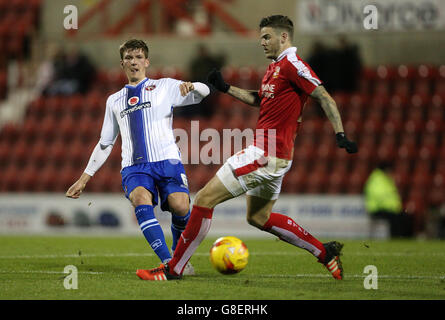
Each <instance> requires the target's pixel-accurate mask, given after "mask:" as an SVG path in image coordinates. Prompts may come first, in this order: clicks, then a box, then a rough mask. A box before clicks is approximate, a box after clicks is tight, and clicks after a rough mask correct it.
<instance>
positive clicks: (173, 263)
mask: <svg viewBox="0 0 445 320" xmlns="http://www.w3.org/2000/svg"><path fill="white" fill-rule="evenodd" d="M231 198H233V195H232V194H231V193H230V192H229V191H228V190H227V189H226V187H225V186H224V185H223V184H222V183H221V181H220V180H219V178H218V177H217V176H214V177H213V178H212V179H211V180H210V181H209V182H208V183H207V184H206V185H205V186H204V188H202V189H201V190H200V191H199V192H198V193H197V195H196V197H195V199H194V205H193V208H192V211H191V214H190V220H189V222H188V224H187V227H186V228H185V230H184V232H183V233H182V235H181V238H180V239H179V241H178V245H177V247H176V250H175V252H174V254H173V258H172V259H171V260H170V261H169V262H168V263H167V264H163V265H161V266H160V267H159V268H156V269H151V270H138V271H137V272H136V274H137V275H138V276H139V278H141V279H143V280H174V279H180V278H181V275H182V273H183V270H184V268H185V266H186V265H187V263H188V261H189V260H190V258H191V256H192V255H193V253H194V252H195V250H196V249H197V248H198V246H199V245H200V244H201V242H202V241H203V240H204V238H205V237H206V235H207V233H208V232H209V229H210V225H211V220H212V215H213V208H214V207H215V206H216V205H217V204H219V203H222V202H224V201H226V200H229V199H231Z"/></svg>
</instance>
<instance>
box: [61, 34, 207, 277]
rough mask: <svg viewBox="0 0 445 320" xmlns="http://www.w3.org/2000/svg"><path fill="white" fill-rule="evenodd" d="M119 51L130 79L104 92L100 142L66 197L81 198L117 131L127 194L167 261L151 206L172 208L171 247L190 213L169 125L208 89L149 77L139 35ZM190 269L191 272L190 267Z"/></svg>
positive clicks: (144, 230)
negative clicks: (175, 110) (176, 109)
mask: <svg viewBox="0 0 445 320" xmlns="http://www.w3.org/2000/svg"><path fill="white" fill-rule="evenodd" d="M120 56H121V62H120V64H121V67H122V69H123V71H124V72H125V74H126V76H127V78H128V84H127V85H125V87H124V88H122V89H121V90H120V91H118V92H116V93H114V94H112V95H110V96H109V97H108V99H107V103H106V110H105V118H104V122H103V126H102V131H101V136H100V140H99V143H98V144H97V145H96V147H95V148H94V150H93V153H92V154H91V157H90V159H89V162H88V165H87V167H86V169H85V171H84V172H83V174H82V175H81V177H80V178H79V180H77V181H76V182H75V183H74V184H73V185H72V186H71V187H70V188H69V190H68V191H67V192H66V196H67V197H70V198H74V199H76V198H79V196H80V194H81V193H82V191H83V190H84V188H85V186H86V184H87V182H88V181H89V180H90V179H91V177H92V176H93V175H94V174H95V172H96V171H97V170H99V168H100V167H101V166H102V165H103V164H104V162H105V161H106V159H107V158H108V156H109V155H110V153H111V150H112V148H113V145H114V143H115V141H116V139H117V136H118V134H119V133H120V134H121V137H122V171H121V174H122V187H123V189H124V191H125V196H126V197H127V198H128V199H129V200H130V201H131V203H132V205H133V206H134V208H135V213H136V217H137V220H138V223H139V226H140V228H141V230H142V233H143V234H144V236H145V238H146V239H147V241H148V243H149V244H150V246H151V247H152V248H153V250H154V252H155V253H156V254H157V255H158V257H159V259H160V260H161V261H162V262H163V263H167V262H168V261H169V260H170V259H171V254H170V251H169V248H168V247H167V244H166V242H165V237H164V233H163V230H162V228H161V226H160V225H159V223H158V221H157V219H156V217H155V215H154V211H153V208H154V207H155V206H156V205H157V204H158V197H159V196H160V199H161V209H162V210H163V211H170V212H171V213H172V223H171V231H172V235H173V245H172V248H171V249H172V252H173V251H174V250H175V247H176V244H177V241H178V239H179V237H180V235H181V233H182V231H184V229H185V226H186V224H187V222H188V219H189V217H190V210H189V203H190V201H189V190H188V184H187V178H186V175H185V171H184V167H183V165H182V163H181V160H180V153H179V150H178V147H177V146H176V143H175V138H174V135H173V130H172V120H173V108H174V107H179V106H185V105H191V104H197V103H199V102H200V101H201V100H202V99H203V98H204V97H206V96H207V95H208V94H209V92H210V90H209V88H208V87H207V86H206V85H205V84H203V83H200V82H194V83H191V82H182V81H179V80H175V79H170V78H163V79H159V80H153V79H148V78H147V77H146V76H145V74H146V70H147V68H148V66H149V65H150V62H149V59H148V47H147V45H146V43H145V42H144V41H142V40H136V39H132V40H128V41H126V42H125V43H124V44H122V45H121V47H120ZM189 266H190V265H189ZM188 273H193V270H192V267H191V266H190V269H189V272H188Z"/></svg>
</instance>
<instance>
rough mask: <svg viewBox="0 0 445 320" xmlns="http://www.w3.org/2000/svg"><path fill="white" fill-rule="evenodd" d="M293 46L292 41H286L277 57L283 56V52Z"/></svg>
mask: <svg viewBox="0 0 445 320" xmlns="http://www.w3.org/2000/svg"><path fill="white" fill-rule="evenodd" d="M291 47H292V44H290V43H285V44H283V46H282V47H281V48H280V51H279V52H278V55H277V59H278V57H279V56H281V54H282V53H283V52H284V51H286V50H287V49H289V48H291Z"/></svg>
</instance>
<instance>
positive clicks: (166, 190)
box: [121, 160, 189, 211]
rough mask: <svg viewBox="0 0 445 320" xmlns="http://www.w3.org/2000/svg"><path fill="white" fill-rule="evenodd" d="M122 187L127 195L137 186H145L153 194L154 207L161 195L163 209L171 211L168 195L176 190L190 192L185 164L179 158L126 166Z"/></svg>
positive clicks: (123, 171)
mask: <svg viewBox="0 0 445 320" xmlns="http://www.w3.org/2000/svg"><path fill="white" fill-rule="evenodd" d="M121 175H122V188H123V189H124V192H125V197H127V199H129V196H130V193H131V192H132V191H133V190H134V189H135V188H136V187H144V188H145V189H147V190H148V191H150V192H151V194H152V195H153V207H155V206H156V205H157V204H158V197H159V196H160V197H161V209H162V210H163V211H169V207H168V202H167V197H168V195H169V194H171V193H174V192H185V193H187V194H189V189H188V183H187V177H186V175H185V170H184V166H183V165H182V163H181V161H179V160H163V161H157V162H148V163H139V164H135V165H132V166H129V167H125V168H124V169H122V171H121Z"/></svg>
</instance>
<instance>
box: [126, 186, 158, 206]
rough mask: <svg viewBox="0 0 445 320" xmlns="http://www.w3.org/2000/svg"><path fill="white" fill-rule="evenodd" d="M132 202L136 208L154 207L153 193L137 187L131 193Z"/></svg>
mask: <svg viewBox="0 0 445 320" xmlns="http://www.w3.org/2000/svg"><path fill="white" fill-rule="evenodd" d="M129 198H130V201H131V203H132V204H133V206H134V207H137V206H141V205H152V204H153V203H152V196H151V193H150V192H149V191H148V190H147V189H145V188H142V187H137V188H136V189H134V190H133V191H132V192H131V193H130V196H129Z"/></svg>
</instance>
